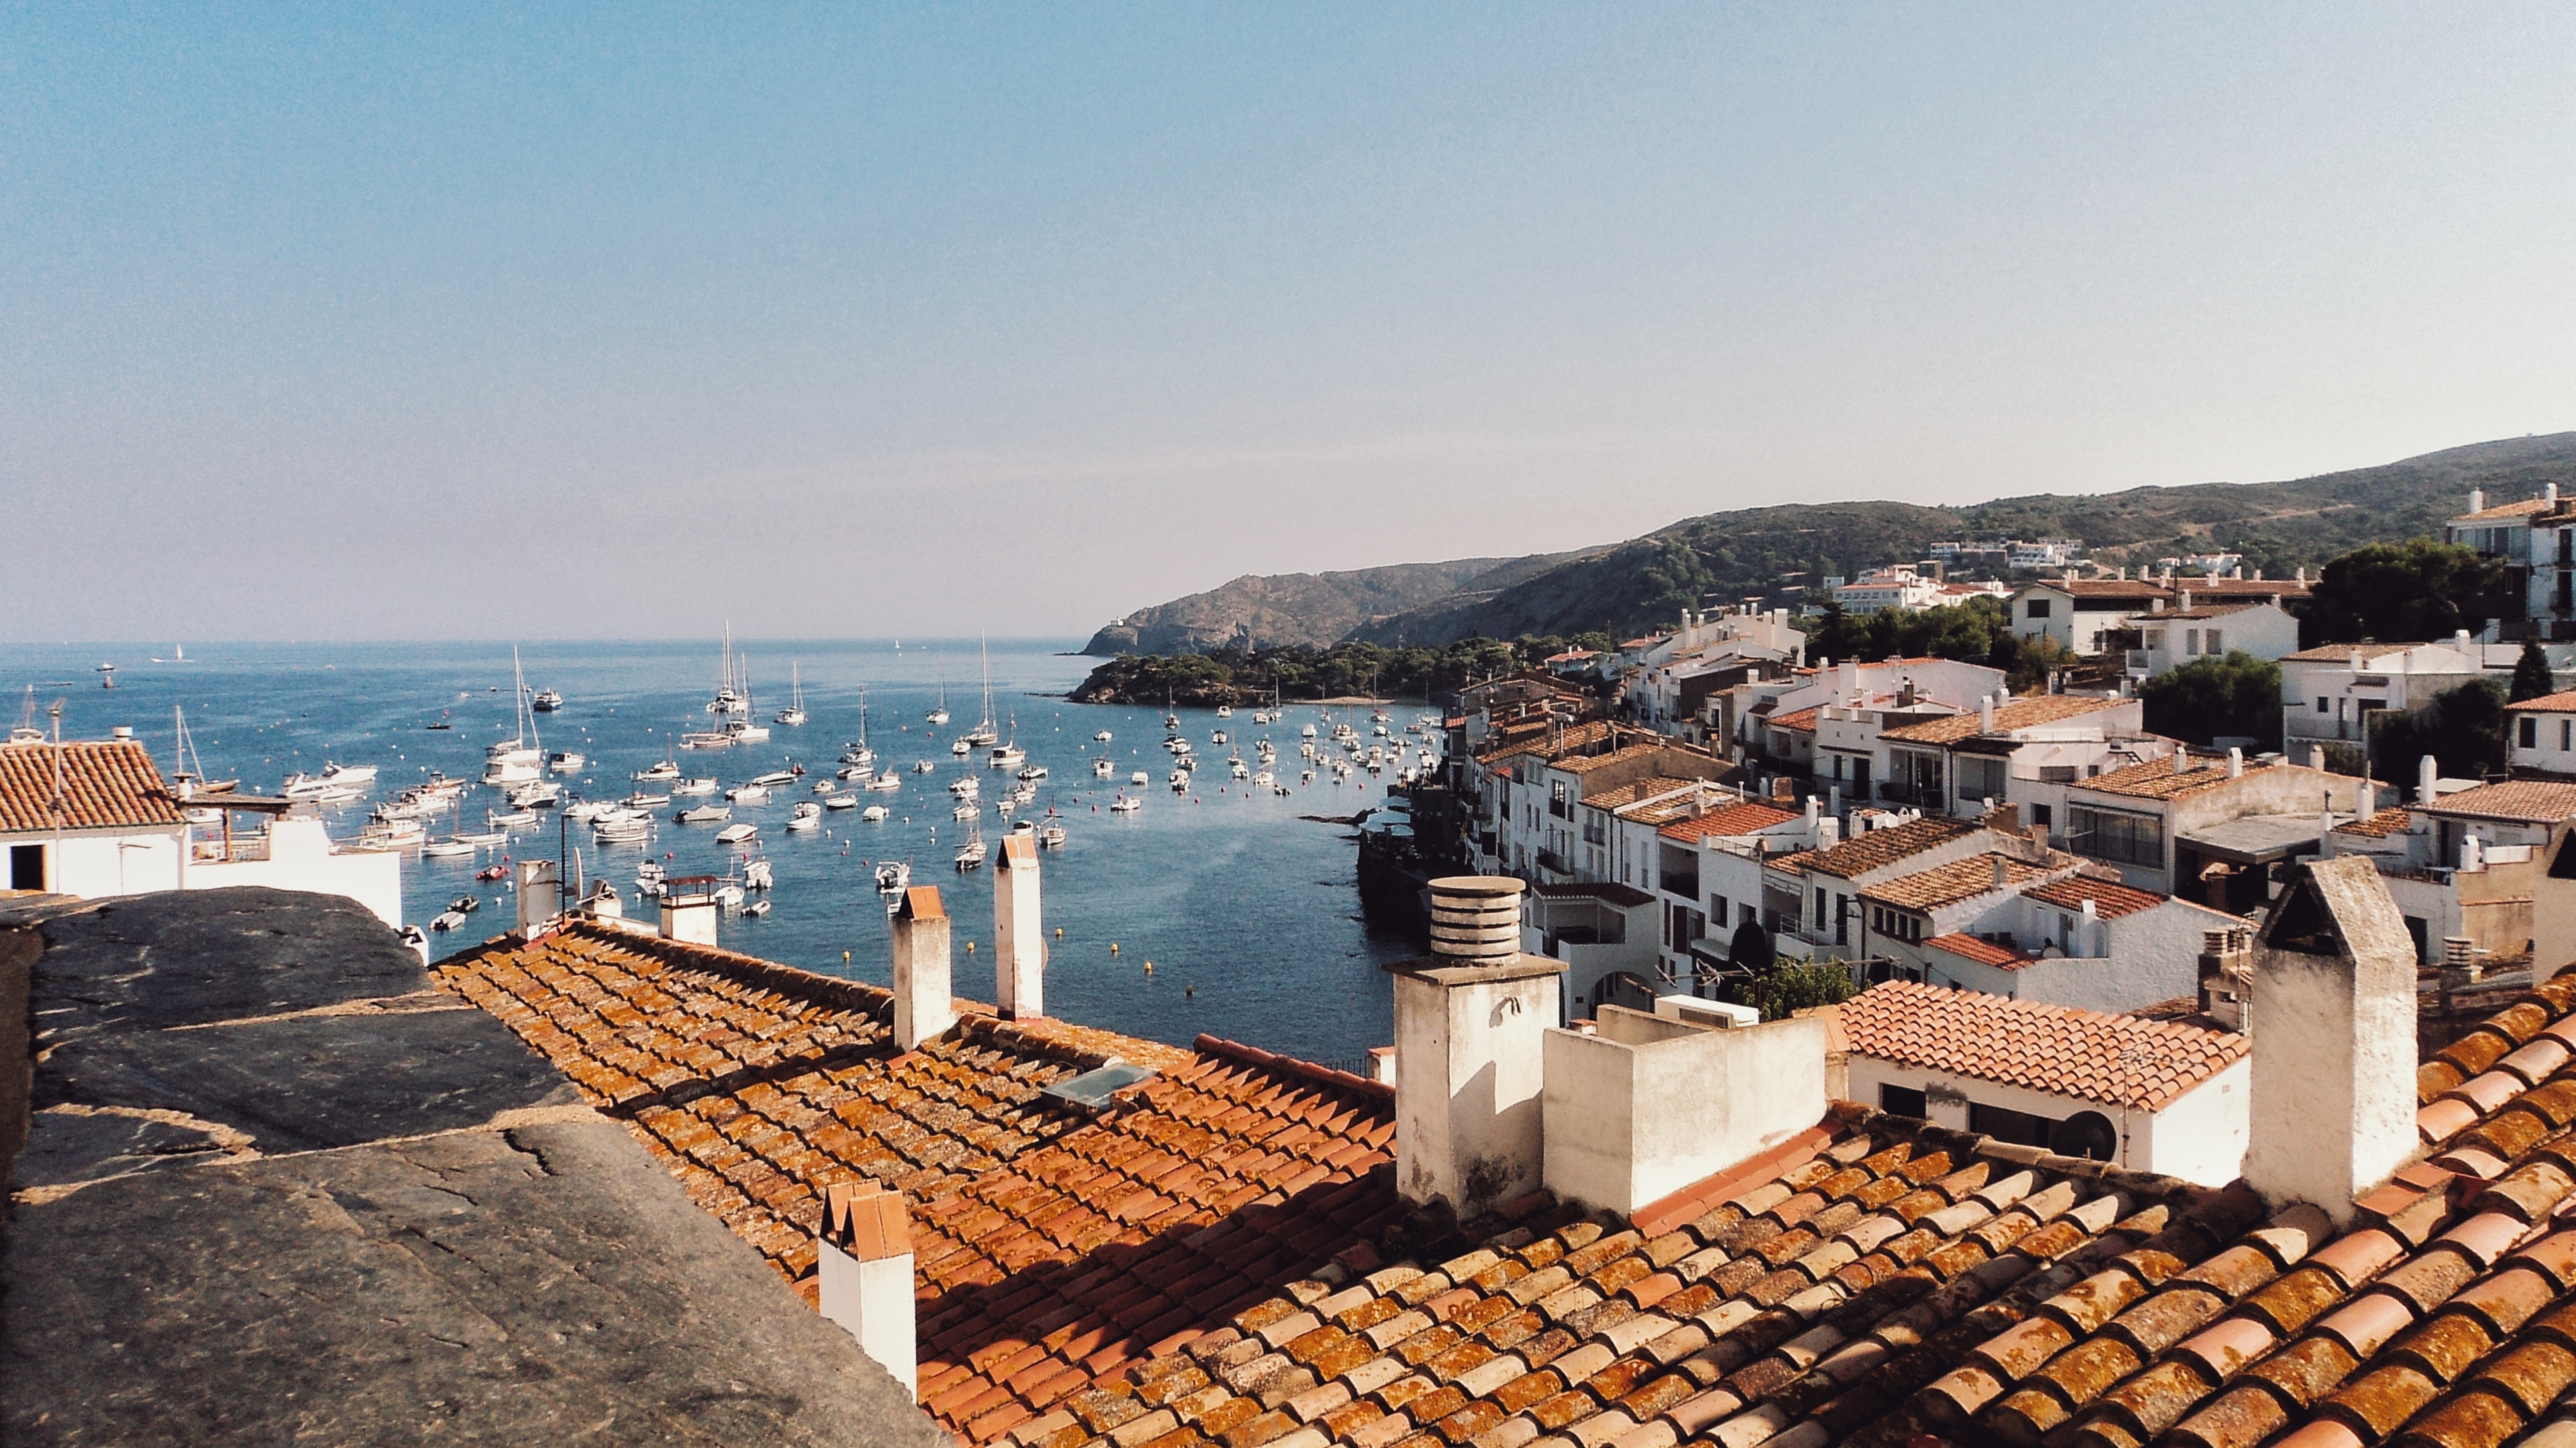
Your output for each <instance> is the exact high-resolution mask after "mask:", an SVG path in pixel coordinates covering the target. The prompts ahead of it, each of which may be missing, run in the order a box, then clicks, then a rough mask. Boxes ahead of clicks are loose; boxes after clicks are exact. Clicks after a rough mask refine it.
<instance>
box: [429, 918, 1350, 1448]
mask: <svg viewBox="0 0 2576 1448" xmlns="http://www.w3.org/2000/svg"><path fill="white" fill-rule="evenodd" d="M435 974H436V975H437V977H438V979H439V980H440V982H441V983H442V984H443V985H445V986H446V987H447V988H448V989H449V990H451V991H453V992H455V993H456V994H458V995H460V996H463V997H464V998H465V999H467V1000H469V1001H472V1002H473V1003H474V1004H476V1005H478V1006H481V1007H482V1008H483V1009H485V1010H487V1011H489V1012H491V1013H492V1014H493V1015H494V1016H496V1017H497V1018H499V1019H500V1020H501V1021H502V1022H503V1023H504V1024H506V1025H508V1026H510V1027H511V1028H512V1029H513V1030H515V1031H517V1032H518V1033H519V1035H520V1036H521V1037H522V1038H524V1039H525V1040H526V1041H527V1042H528V1043H529V1045H531V1046H533V1047H534V1048H536V1049H537V1050H538V1051H539V1052H541V1053H543V1054H544V1055H545V1056H547V1057H548V1058H549V1059H551V1060H553V1061H554V1062H555V1063H556V1064H557V1065H558V1066H559V1067H561V1068H562V1070H563V1071H564V1073H565V1074H566V1075H567V1076H569V1077H570V1078H571V1079H572V1080H573V1082H574V1084H575V1085H576V1086H578V1087H579V1088H580V1089H581V1091H582V1094H583V1095H584V1096H585V1097H586V1098H588V1099H589V1100H590V1101H591V1102H592V1103H593V1104H595V1105H597V1106H599V1107H600V1108H601V1109H603V1110H606V1111H609V1112H611V1113H612V1114H614V1115H617V1116H619V1117H620V1118H622V1119H624V1120H625V1121H626V1122H627V1123H628V1125H629V1126H630V1127H631V1128H632V1129H633V1130H634V1132H635V1134H636V1136H637V1138H638V1139H639V1140H641V1141H642V1142H643V1144H644V1145H645V1147H646V1148H647V1149H648V1150H650V1151H652V1152H653V1153H654V1154H655V1155H656V1156H657V1157H659V1158H660V1159H661V1160H662V1161H663V1162H664V1163H665V1165H667V1166H668V1167H669V1168H670V1170H671V1172H672V1174H673V1175H675V1176H677V1177H678V1178H679V1179H680V1181H681V1183H682V1185H683V1186H684V1187H685V1188H686V1189H687V1191H688V1194H689V1196H690V1198H691V1199H692V1200H693V1201H695V1202H697V1204H698V1205H699V1206H700V1207H702V1208H704V1209H706V1210H707V1211H709V1212H712V1213H714V1214H715V1215H717V1216H718V1217H721V1218H722V1219H723V1220H724V1221H725V1223H726V1225H728V1226H730V1227H732V1228H733V1229H734V1231H735V1232H736V1233H737V1234H739V1235H740V1236H742V1237H743V1238H744V1239H745V1240H746V1241H748V1242H750V1243H751V1244H752V1245H753V1246H754V1247H756V1248H758V1249H759V1250H760V1252H761V1253H762V1254H763V1255H764V1256H766V1257H768V1258H769V1260H770V1261H771V1262H772V1263H773V1264H774V1265H775V1266H777V1267H778V1269H779V1270H780V1271H781V1272H782V1273H783V1274H785V1275H786V1276H787V1277H788V1278H789V1279H790V1280H792V1281H796V1282H798V1283H799V1286H800V1290H803V1291H806V1292H807V1293H808V1300H809V1301H811V1300H812V1297H811V1292H812V1290H813V1278H812V1274H813V1270H814V1258H815V1244H814V1239H815V1231H816V1225H817V1223H819V1222H820V1221H821V1219H822V1214H823V1204H824V1193H825V1192H826V1191H827V1190H828V1188H830V1187H831V1186H832V1185H834V1184H835V1183H840V1182H850V1181H858V1180H863V1179H864V1180H869V1181H875V1182H880V1183H883V1184H885V1185H888V1186H892V1187H894V1188H896V1189H898V1190H900V1191H901V1192H902V1193H903V1195H904V1197H905V1198H906V1200H907V1202H908V1203H909V1204H910V1206H911V1209H912V1210H911V1219H912V1224H913V1247H914V1254H915V1255H914V1270H915V1272H916V1274H917V1279H918V1291H919V1301H920V1308H919V1311H920V1318H919V1334H920V1346H921V1376H920V1386H921V1401H922V1404H923V1407H924V1408H925V1409H926V1410H927V1411H929V1413H930V1414H931V1416H932V1417H934V1418H936V1419H938V1420H939V1421H940V1422H941V1423H942V1424H943V1425H945V1426H946V1427H948V1428H949V1429H951V1430H952V1431H955V1432H958V1433H959V1434H961V1435H962V1436H964V1437H966V1438H967V1439H969V1440H970V1441H976V1442H981V1441H987V1440H990V1439H992V1438H995V1437H997V1436H1000V1435H1002V1434H1005V1433H1007V1432H1009V1431H1010V1430H1011V1428H1012V1427H1013V1426H1014V1425H1016V1424H1018V1423H1022V1422H1025V1421H1027V1420H1029V1419H1030V1418H1032V1417H1035V1416H1037V1415H1039V1414H1043V1413H1045V1412H1046V1411H1048V1410H1049V1409H1050V1408H1051V1407H1053V1406H1054V1405H1055V1404H1057V1403H1059V1402H1061V1401H1063V1400H1064V1399H1066V1398H1068V1397H1070V1396H1072V1395H1074V1394H1076V1393H1080V1392H1084V1391H1087V1390H1089V1389H1090V1388H1091V1387H1092V1385H1093V1382H1094V1380H1095V1379H1097V1378H1100V1377H1104V1376H1109V1375H1114V1374H1116V1373H1117V1372H1118V1371H1119V1370H1120V1369H1121V1368H1122V1367H1123V1366H1124V1365H1125V1364H1127V1363H1129V1362H1131V1361H1133V1360H1135V1359H1137V1358H1139V1357H1143V1356H1145V1355H1147V1354H1149V1353H1152V1352H1155V1351H1161V1350H1167V1349H1169V1348H1170V1347H1172V1346H1174V1345H1175V1344H1177V1343H1179V1342H1182V1341H1186V1340H1187V1339H1188V1338H1189V1337H1190V1336H1191V1335H1193V1334H1195V1333H1198V1332H1202V1331H1205V1330H1208V1329H1211V1328H1214V1327H1216V1326H1218V1325H1220V1324H1222V1323H1223V1322H1224V1321H1225V1320H1226V1318H1227V1317H1229V1316H1230V1315H1232V1314H1234V1313H1236V1312H1239V1311H1241V1310H1243V1309H1244V1308H1245V1307H1247V1306H1249V1305H1251V1304H1253V1303H1255V1302H1258V1301H1261V1300H1263V1299H1264V1298H1266V1297H1268V1296H1269V1294H1270V1293H1271V1292H1272V1291H1273V1290H1275V1289H1276V1288H1277V1286H1278V1285H1279V1284H1281V1283H1283V1282H1287V1281H1290V1280H1293V1279H1296V1278H1299V1277H1302V1276H1304V1275H1306V1274H1308V1273H1310V1272H1312V1271H1314V1270H1316V1269H1317V1268H1319V1267H1321V1266H1322V1265H1323V1264H1324V1262H1325V1260H1326V1259H1327V1258H1329V1257H1330V1256H1331V1255H1332V1254H1334V1253H1336V1252H1340V1251H1343V1250H1345V1249H1347V1248H1349V1247H1350V1246H1351V1245H1352V1244H1353V1243H1354V1242H1357V1241H1359V1240H1362V1239H1363V1238H1364V1237H1366V1236H1367V1235H1369V1234H1370V1233H1373V1232H1375V1231H1376V1230H1378V1229H1379V1228H1381V1227H1382V1226H1384V1225H1385V1224H1386V1223H1387V1222H1389V1221H1392V1220H1394V1219H1395V1218H1397V1217H1398V1216H1400V1215H1401V1211H1400V1209H1399V1208H1398V1206H1397V1205H1396V1199H1395V1195H1394V1190H1393V1183H1392V1173H1391V1171H1390V1172H1379V1171H1376V1170H1375V1168H1377V1167H1379V1166H1381V1165H1384V1164H1386V1163H1388V1162H1390V1161H1391V1160H1392V1153H1393V1142H1394V1133H1395V1124H1394V1109H1393V1097H1392V1093H1391V1092H1390V1091H1388V1089H1387V1088H1385V1087H1383V1086H1380V1085H1377V1084H1375V1083H1373V1082H1368V1081H1363V1080H1361V1079H1360V1078H1358V1077H1356V1076H1350V1075H1346V1074H1344V1073H1342V1072H1338V1071H1331V1070H1327V1069H1325V1068H1322V1067H1318V1066H1310V1065H1307V1064H1305V1063H1302V1062H1296V1061H1290V1060H1286V1059H1283V1058H1279V1057H1274V1056H1271V1055H1270V1054H1268V1053H1267V1052H1262V1051H1256V1050H1253V1049H1252V1048H1249V1047H1244V1046H1237V1045H1233V1044H1231V1043H1228V1042H1221V1041H1217V1040H1214V1039H1213V1038H1210V1037H1201V1038H1200V1040H1199V1044H1198V1047H1197V1049H1195V1050H1190V1051H1183V1050H1179V1049H1176V1048H1173V1047H1170V1046H1163V1045H1159V1044H1157V1043H1154V1042H1151V1041H1142V1040H1137V1039H1134V1038H1132V1037H1125V1036H1119V1035H1115V1034H1113V1033H1110V1032H1106V1031H1096V1030H1089V1029H1085V1028H1083V1027H1078V1026H1072V1025H1068V1024H1066V1023H1063V1022H1059V1021H1052V1020H1041V1021H1024V1022H1004V1021H1001V1020H998V1019H996V1018H994V1017H993V1016H992V1015H990V1014H989V1013H988V1012H987V1011H986V1010H984V1009H983V1008H980V1007H976V1006H974V1005H973V1003H971V1002H965V1001H960V1002H959V1003H958V1004H959V1007H960V1009H961V1011H963V1012H964V1013H965V1015H964V1019H963V1020H962V1022H961V1024H960V1025H959V1027H958V1028H957V1029H955V1030H954V1031H952V1032H950V1033H949V1034H948V1035H947V1036H945V1037H943V1038H941V1039H940V1040H937V1041H934V1042H932V1043H929V1044H927V1045H925V1046H923V1047H922V1048H920V1049H919V1050H916V1051H912V1052H908V1053H903V1054H897V1053H895V1052H894V1050H893V1049H892V1041H891V1030H890V1025H889V1016H890V1014H891V1001H892V997H891V994H890V993H889V992H887V991H884V990H882V989H879V988H877V987H873V986H868V985H862V984H859V983H856V982H851V981H843V980H838V979H834V978H832V977H828V976H820V975H814V974H811V973H809V972H805V971H800V970H794V969H790V968H788V967H785V966H779V965H774V964H771V963H769V962H766V961H761V960H757V959H754V958H752V957H749V956H743V955H737V954H734V953H733V952H730V951H722V950H714V949H709V948H705V947H698V946H688V945H680V944H675V943H673V942H669V941H664V940H658V939H653V938H647V937H637V936H631V935H627V934H624V933H622V932H613V931H608V930H603V929H599V928H596V927H585V926H575V927H572V928H569V929H566V930H564V931H561V932H558V933H556V934H552V935H548V936H543V937H540V938H539V939H537V940H535V941H531V942H527V943H524V944H522V943H519V942H516V941H514V940H512V939H510V938H508V937H503V938H502V939H499V940H495V941H493V942H491V943H490V944H487V945H485V946H483V947H482V948H480V949H479V950H475V951H471V952H467V953H465V954H463V955H459V956H456V957H453V958H451V959H449V960H447V961H445V962H442V963H441V964H440V965H439V966H438V967H437V969H436V971H435ZM1111 1056H1118V1057H1123V1058H1124V1059H1127V1060H1130V1061H1135V1062H1138V1063H1139V1064H1143V1065H1146V1066H1150V1067H1153V1068H1155V1069H1156V1070H1158V1071H1159V1072H1160V1073H1161V1074H1160V1075H1159V1076H1157V1077H1156V1078H1154V1079H1153V1080H1151V1081H1149V1082H1147V1083H1146V1084H1144V1085H1142V1086H1140V1087H1137V1088H1134V1089H1133V1090H1132V1091H1131V1092H1129V1093H1128V1096H1129V1097H1130V1098H1132V1100H1133V1103H1134V1104H1133V1105H1131V1106H1129V1107H1128V1108H1127V1109H1124V1110H1121V1111H1118V1112H1115V1113H1111V1114H1106V1115H1103V1116H1100V1117H1096V1118H1095V1117H1093V1116H1091V1115H1089V1114H1087V1113H1084V1112H1081V1111H1079V1110H1076V1109H1074V1108H1071V1107H1065V1106H1060V1105H1058V1104H1056V1103H1054V1102H1052V1101H1051V1100H1050V1099H1048V1098H1045V1097H1043V1096H1041V1095H1040V1092H1041V1090H1042V1089H1043V1088H1044V1087H1046V1086H1047V1085H1049V1084H1051V1083H1053V1082H1055V1081H1059V1080H1062V1079H1063V1078H1065V1077H1068V1076H1071V1075H1074V1074H1076V1073H1077V1072H1079V1071H1082V1070H1085V1069H1088V1068H1090V1067H1092V1066H1096V1065H1098V1064H1101V1063H1102V1062H1103V1061H1105V1060H1107V1059H1108V1058H1109V1057H1111Z"/></svg>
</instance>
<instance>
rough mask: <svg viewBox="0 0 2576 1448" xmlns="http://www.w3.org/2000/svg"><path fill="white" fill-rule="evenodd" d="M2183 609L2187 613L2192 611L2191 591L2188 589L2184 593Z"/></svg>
mask: <svg viewBox="0 0 2576 1448" xmlns="http://www.w3.org/2000/svg"><path fill="white" fill-rule="evenodd" d="M2182 608H2183V611H2184V612H2186V613H2188V612H2190V610H2191V590H2190V589H2188V588H2186V589H2184V590H2183V591H2182Z"/></svg>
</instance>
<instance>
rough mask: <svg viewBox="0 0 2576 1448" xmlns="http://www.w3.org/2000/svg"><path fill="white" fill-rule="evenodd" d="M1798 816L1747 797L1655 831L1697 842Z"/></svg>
mask: <svg viewBox="0 0 2576 1448" xmlns="http://www.w3.org/2000/svg"><path fill="white" fill-rule="evenodd" d="M1797 818H1799V816H1797V815H1794V814H1791V813H1790V812H1789V811H1787V810H1785V809H1773V808H1772V807H1771V806H1769V805H1767V804H1755V803H1753V802H1752V801H1751V800H1746V801H1744V802H1743V803H1740V804H1730V805H1725V806H1722V807H1720V808H1718V809H1713V810H1710V811H1709V812H1708V813H1707V814H1704V815H1701V816H1700V817H1698V818H1697V819H1687V820H1676V821H1674V822H1673V823H1671V824H1668V825H1666V826H1664V827H1663V828H1662V829H1660V830H1657V831H1655V833H1657V834H1659V835H1662V836H1663V837H1664V838H1665V839H1668V840H1679V841H1680V842H1681V843H1683V844H1685V845H1696V844H1698V843H1699V842H1700V841H1702V840H1704V839H1708V838H1709V837H1711V836H1713V835H1714V836H1719V837H1724V836H1730V835H1749V834H1753V833H1755V832H1756V831H1760V830H1767V829H1769V828H1771V827H1772V826H1774V825H1785V824H1787V823H1789V822H1790V821H1791V820H1794V819H1797Z"/></svg>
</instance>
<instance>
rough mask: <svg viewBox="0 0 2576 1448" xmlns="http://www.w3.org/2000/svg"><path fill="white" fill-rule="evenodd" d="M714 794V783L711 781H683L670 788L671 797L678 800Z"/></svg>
mask: <svg viewBox="0 0 2576 1448" xmlns="http://www.w3.org/2000/svg"><path fill="white" fill-rule="evenodd" d="M715 792H716V782H715V781H714V780H712V779H684V780H681V781H680V782H679V783H678V784H675V785H672V786H671V794H672V796H673V797H674V798H680V799H685V798H687V797H688V796H690V795H699V794H713V793H715Z"/></svg>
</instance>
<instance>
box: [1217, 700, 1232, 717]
mask: <svg viewBox="0 0 2576 1448" xmlns="http://www.w3.org/2000/svg"><path fill="white" fill-rule="evenodd" d="M1216 717H1218V718H1220V719H1231V718H1233V717H1234V706H1233V705H1232V704H1219V705H1217V706H1216Z"/></svg>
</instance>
